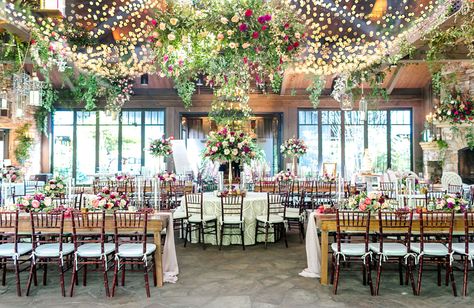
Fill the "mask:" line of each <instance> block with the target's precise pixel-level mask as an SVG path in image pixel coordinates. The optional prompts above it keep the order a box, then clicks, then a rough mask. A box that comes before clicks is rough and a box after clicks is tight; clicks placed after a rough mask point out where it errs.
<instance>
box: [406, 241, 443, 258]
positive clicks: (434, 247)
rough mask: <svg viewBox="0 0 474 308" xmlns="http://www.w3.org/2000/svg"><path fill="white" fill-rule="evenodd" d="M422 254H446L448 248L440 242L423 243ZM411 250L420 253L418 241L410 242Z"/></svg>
mask: <svg viewBox="0 0 474 308" xmlns="http://www.w3.org/2000/svg"><path fill="white" fill-rule="evenodd" d="M423 250H424V254H425V255H428V256H447V255H448V248H447V247H446V246H444V245H443V244H441V243H425V244H423ZM411 251H413V252H416V253H418V254H419V253H420V252H421V249H420V243H412V244H411Z"/></svg>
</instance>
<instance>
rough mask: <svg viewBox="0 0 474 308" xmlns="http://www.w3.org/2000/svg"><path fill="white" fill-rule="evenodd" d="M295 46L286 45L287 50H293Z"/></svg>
mask: <svg viewBox="0 0 474 308" xmlns="http://www.w3.org/2000/svg"><path fill="white" fill-rule="evenodd" d="M293 48H294V47H293V45H290V46H288V47H286V50H288V51H292V50H293Z"/></svg>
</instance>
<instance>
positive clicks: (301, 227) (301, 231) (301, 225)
mask: <svg viewBox="0 0 474 308" xmlns="http://www.w3.org/2000/svg"><path fill="white" fill-rule="evenodd" d="M300 233H301V243H303V241H304V240H305V234H304V222H302V221H300Z"/></svg>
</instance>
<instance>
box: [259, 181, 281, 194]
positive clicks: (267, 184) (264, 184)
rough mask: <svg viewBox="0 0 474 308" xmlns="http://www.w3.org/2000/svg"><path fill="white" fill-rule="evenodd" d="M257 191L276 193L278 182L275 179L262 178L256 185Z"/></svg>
mask: <svg viewBox="0 0 474 308" xmlns="http://www.w3.org/2000/svg"><path fill="white" fill-rule="evenodd" d="M255 191H256V192H266V193H268V192H270V193H274V192H275V191H276V182H275V180H273V179H261V180H259V181H258V183H257V185H256V186H255Z"/></svg>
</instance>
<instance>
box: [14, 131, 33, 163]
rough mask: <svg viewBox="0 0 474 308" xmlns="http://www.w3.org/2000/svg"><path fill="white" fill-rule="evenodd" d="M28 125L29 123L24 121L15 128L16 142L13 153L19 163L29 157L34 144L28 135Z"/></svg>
mask: <svg viewBox="0 0 474 308" xmlns="http://www.w3.org/2000/svg"><path fill="white" fill-rule="evenodd" d="M30 127H31V124H30V123H26V124H24V125H22V126H20V127H19V128H17V129H16V130H15V134H16V142H17V144H16V147H15V151H14V153H15V157H16V160H17V161H18V162H19V163H20V164H24V163H25V162H26V161H27V160H28V158H30V152H31V148H32V146H33V144H34V139H33V138H32V137H30V135H29V131H30Z"/></svg>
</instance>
